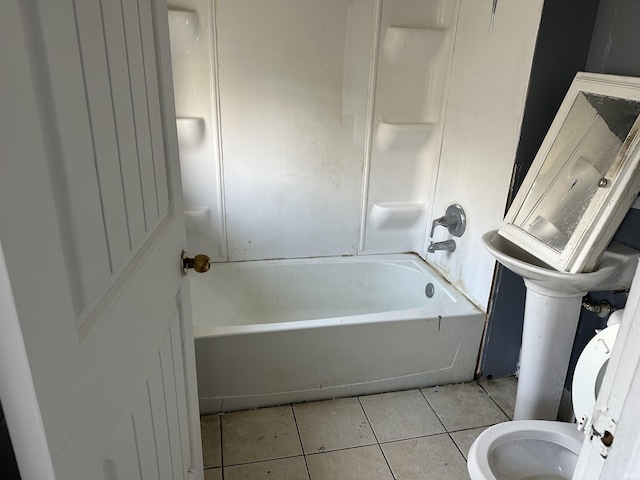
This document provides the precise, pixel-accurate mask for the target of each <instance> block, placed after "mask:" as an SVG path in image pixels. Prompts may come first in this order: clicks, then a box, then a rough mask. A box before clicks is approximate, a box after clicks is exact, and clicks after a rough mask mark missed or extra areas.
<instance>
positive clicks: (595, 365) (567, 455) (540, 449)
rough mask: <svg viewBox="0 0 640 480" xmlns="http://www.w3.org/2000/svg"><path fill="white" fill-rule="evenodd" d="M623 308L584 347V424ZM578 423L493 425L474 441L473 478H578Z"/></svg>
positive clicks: (579, 399)
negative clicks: (576, 472)
mask: <svg viewBox="0 0 640 480" xmlns="http://www.w3.org/2000/svg"><path fill="white" fill-rule="evenodd" d="M621 315H622V311H620V310H619V311H618V312H615V315H612V318H611V319H610V322H609V325H610V326H608V327H607V328H605V329H604V330H602V331H600V332H599V333H598V334H597V335H596V336H595V337H594V338H592V339H591V341H590V342H589V343H588V344H587V346H586V347H585V349H584V350H583V352H582V354H581V355H580V358H579V359H578V363H577V365H576V369H575V372H574V376H573V383H572V391H571V395H572V400H573V409H574V413H575V415H576V418H577V419H578V420H579V422H580V425H585V424H586V423H587V422H588V421H589V417H591V415H592V413H593V409H594V407H595V403H596V397H597V395H598V392H599V391H600V385H601V383H602V378H603V376H604V372H605V370H606V368H607V364H608V361H609V357H610V356H611V350H612V349H613V344H614V343H615V339H616V336H617V334H618V330H619V320H620V318H621ZM577 427H578V425H576V424H574V423H565V422H552V421H548V420H518V421H512V422H506V423H500V424H498V425H494V426H492V427H489V428H488V429H486V430H485V431H484V432H482V433H481V434H480V435H479V436H478V438H477V439H476V440H475V442H473V445H472V446H471V450H470V451H469V456H468V460H467V469H468V471H469V476H470V477H471V480H534V479H535V480H563V479H570V478H572V477H573V472H574V470H575V466H576V463H577V461H578V455H579V454H580V449H581V448H582V443H583V441H584V434H583V432H582V431H580V430H578V428H577Z"/></svg>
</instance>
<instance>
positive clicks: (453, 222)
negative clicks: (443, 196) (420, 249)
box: [429, 203, 467, 238]
mask: <svg viewBox="0 0 640 480" xmlns="http://www.w3.org/2000/svg"><path fill="white" fill-rule="evenodd" d="M438 225H442V226H443V227H447V230H449V233H450V234H451V235H453V236H454V237H460V236H461V235H462V234H463V233H464V231H465V229H466V228H467V216H466V215H465V213H464V210H463V209H462V207H461V206H460V205H458V204H457V203H454V204H453V205H449V206H448V207H447V211H446V212H445V214H444V216H443V217H439V218H436V219H435V220H434V221H433V222H431V234H430V235H429V238H431V237H433V232H434V230H435V229H436V227H437V226H438Z"/></svg>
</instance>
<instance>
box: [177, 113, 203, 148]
mask: <svg viewBox="0 0 640 480" xmlns="http://www.w3.org/2000/svg"><path fill="white" fill-rule="evenodd" d="M176 127H177V129H178V144H179V145H180V148H184V147H197V146H198V145H200V143H202V139H203V138H204V118H202V117H178V118H176Z"/></svg>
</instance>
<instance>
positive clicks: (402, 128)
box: [376, 122, 435, 151]
mask: <svg viewBox="0 0 640 480" xmlns="http://www.w3.org/2000/svg"><path fill="white" fill-rule="evenodd" d="M434 127H435V122H434V123H431V122H423V123H399V122H380V123H379V124H378V130H377V132H376V146H377V147H378V148H379V149H380V150H386V151H389V150H413V151H415V150H419V149H420V148H422V147H424V146H425V145H426V143H427V142H428V141H429V138H431V132H432V131H433V129H434Z"/></svg>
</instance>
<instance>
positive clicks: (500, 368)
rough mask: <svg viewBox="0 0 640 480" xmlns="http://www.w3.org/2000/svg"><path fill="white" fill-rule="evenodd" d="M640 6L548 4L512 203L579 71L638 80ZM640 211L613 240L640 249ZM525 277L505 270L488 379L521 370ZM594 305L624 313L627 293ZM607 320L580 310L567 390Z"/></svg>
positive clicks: (631, 2)
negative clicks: (583, 354)
mask: <svg viewBox="0 0 640 480" xmlns="http://www.w3.org/2000/svg"><path fill="white" fill-rule="evenodd" d="M638 19H640V2H639V1H638V0H601V1H600V2H598V1H597V0H589V1H574V0H571V1H566V2H554V1H547V2H546V3H545V7H544V10H543V17H542V25H541V28H540V34H539V38H538V43H537V46H536V56H535V57H534V66H533V70H532V77H531V88H530V90H529V96H528V100H527V106H526V108H525V117H524V121H523V128H522V133H521V138H520V145H519V147H518V153H517V157H516V166H515V169H514V180H513V185H514V188H513V192H512V197H511V198H513V195H515V192H517V189H518V188H519V186H520V184H521V183H522V180H523V179H524V176H525V175H526V172H527V170H528V169H529V166H530V165H531V162H532V161H533V157H534V156H535V154H536V152H537V150H538V148H539V146H540V144H541V143H542V140H543V138H544V135H545V134H546V131H547V129H548V128H549V126H550V125H551V121H552V120H553V117H554V116H555V113H556V111H557V109H558V107H559V106H560V103H561V102H562V98H563V97H564V94H565V92H566V90H567V89H568V87H569V84H570V83H571V79H572V78H573V76H574V75H575V73H576V72H577V71H580V70H584V71H588V72H596V73H608V74H616V75H630V76H637V77H640V29H639V28H638V26H637V20H638ZM639 233H640V211H638V210H634V209H631V210H630V211H629V213H628V214H627V216H626V218H625V219H624V221H623V223H622V225H621V226H620V228H619V229H618V231H617V233H616V235H615V237H614V240H616V241H619V242H621V243H624V244H626V245H629V246H631V247H633V248H636V249H640V235H639ZM524 296H525V289H524V284H523V282H522V279H520V278H519V277H518V276H517V275H515V274H513V273H511V272H509V271H508V270H506V269H504V268H503V267H500V268H499V269H498V272H497V276H496V281H495V282H494V297H493V302H492V305H491V308H490V313H489V324H488V327H487V338H486V343H485V348H484V352H483V356H482V361H481V372H482V375H483V376H503V375H509V374H512V373H514V372H515V370H516V366H517V361H518V354H519V351H520V343H521V339H522V321H523V316H524ZM589 297H590V298H591V299H592V300H594V301H601V300H607V301H609V302H610V303H611V304H612V305H613V306H614V307H618V308H620V307H623V306H624V304H625V302H626V298H627V295H626V294H625V293H624V292H591V293H590V294H589ZM605 323H606V320H603V319H600V318H598V317H597V316H596V315H594V314H592V313H589V312H587V311H585V310H583V311H582V314H581V316H580V322H579V325H578V331H577V335H576V340H575V342H574V347H573V352H572V360H571V364H570V367H569V373H568V375H567V381H566V385H567V386H568V387H569V386H570V382H571V379H572V378H573V369H574V368H575V362H576V361H577V357H578V356H579V354H580V352H582V349H583V348H584V346H585V345H586V344H587V343H588V341H589V340H590V339H591V338H592V337H593V336H594V333H595V332H594V330H595V329H596V328H602V327H603V326H604V325H605Z"/></svg>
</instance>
